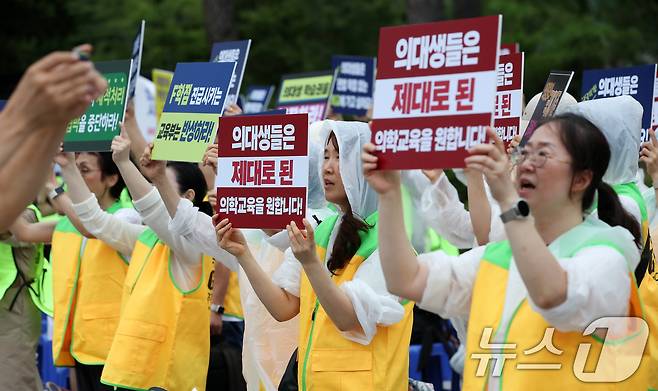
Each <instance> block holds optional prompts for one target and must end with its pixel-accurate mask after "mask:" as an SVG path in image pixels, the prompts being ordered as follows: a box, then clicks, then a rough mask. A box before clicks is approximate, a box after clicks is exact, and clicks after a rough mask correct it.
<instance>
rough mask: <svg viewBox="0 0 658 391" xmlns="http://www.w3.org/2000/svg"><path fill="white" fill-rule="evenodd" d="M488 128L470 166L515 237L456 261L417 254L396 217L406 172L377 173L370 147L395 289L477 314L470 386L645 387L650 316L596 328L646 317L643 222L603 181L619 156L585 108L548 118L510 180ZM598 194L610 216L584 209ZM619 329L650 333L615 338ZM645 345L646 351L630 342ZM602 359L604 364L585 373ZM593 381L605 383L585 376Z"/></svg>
mask: <svg viewBox="0 0 658 391" xmlns="http://www.w3.org/2000/svg"><path fill="white" fill-rule="evenodd" d="M488 133H489V136H490V138H492V139H493V140H494V141H495V142H494V143H493V144H483V145H479V146H477V147H475V148H473V149H472V150H471V151H470V152H471V156H469V157H468V158H466V166H467V167H468V168H469V169H472V170H478V171H481V172H482V173H483V174H484V175H485V177H486V180H487V182H488V184H489V186H490V188H491V192H492V195H493V197H494V198H495V199H496V201H497V202H498V203H499V204H500V206H501V210H502V214H501V215H500V218H501V220H502V221H503V223H504V225H505V232H506V235H507V238H508V240H506V241H502V242H496V243H490V244H488V245H487V246H482V247H477V248H474V249H472V250H471V251H469V252H466V253H464V254H462V255H461V256H458V257H450V256H447V255H445V254H441V253H438V252H435V253H428V254H422V255H419V256H416V255H415V254H414V252H413V250H412V249H411V247H410V245H409V242H408V240H407V239H406V236H405V235H404V230H403V227H402V226H401V225H399V224H398V223H397V222H398V221H401V219H402V207H401V201H400V192H399V174H398V173H397V172H395V171H376V170H375V169H376V166H377V157H376V156H374V155H373V154H372V153H373V151H374V146H372V145H367V146H366V147H365V148H364V154H363V163H364V171H365V174H366V177H367V179H368V181H369V183H370V184H371V186H372V187H373V188H374V189H375V190H376V191H377V192H378V193H379V214H380V225H379V250H380V256H381V261H382V267H383V270H384V274H385V276H386V282H387V286H388V288H389V290H390V291H391V293H393V294H395V295H399V296H402V297H406V298H408V299H412V300H415V301H417V302H418V305H419V306H420V307H421V308H425V309H427V310H429V311H433V312H435V313H438V314H439V315H441V316H443V317H451V318H452V317H458V318H467V319H468V321H469V325H468V333H467V343H466V346H467V352H466V363H465V369H464V389H465V390H474V389H478V390H481V389H488V390H494V389H495V390H498V389H503V390H507V389H510V390H516V389H535V390H555V389H565V390H567V389H568V390H572V389H583V388H587V389H590V388H592V387H594V388H597V387H599V388H604V389H610V388H611V387H613V388H614V389H627V390H638V389H646V382H647V379H646V371H645V370H644V368H645V366H644V365H640V359H642V351H643V350H644V349H642V348H643V343H644V341H643V338H646V335H647V332H646V329H645V328H640V327H639V326H638V324H639V323H640V322H632V321H628V320H627V319H625V318H622V320H621V321H619V323H624V322H625V321H628V324H626V323H624V324H623V326H624V327H623V328H615V329H614V330H611V329H610V330H608V335H606V334H605V333H603V334H601V333H600V332H593V331H594V330H589V329H588V326H589V325H590V324H592V322H594V321H596V320H597V319H599V318H602V317H611V316H617V317H624V316H627V315H630V316H635V317H639V316H641V309H640V307H639V301H638V300H637V297H638V295H637V289H636V287H635V285H634V284H633V283H632V278H631V273H632V272H633V270H634V268H635V266H636V264H637V262H638V260H639V251H638V245H639V242H640V240H641V235H640V228H639V226H638V224H637V223H636V222H635V221H634V220H633V218H632V217H631V216H629V215H628V214H627V213H626V212H625V211H624V209H623V208H622V206H621V204H620V202H619V199H618V197H617V195H616V194H615V193H614V191H613V190H612V188H610V186H608V185H607V184H605V183H604V182H603V181H602V177H603V174H604V173H605V171H606V168H607V166H608V161H609V160H610V147H609V146H608V143H607V142H606V139H605V137H604V136H603V134H602V133H601V132H600V131H599V129H598V128H596V127H595V126H594V125H592V124H591V123H590V122H589V121H587V120H585V119H584V118H582V117H579V116H575V115H564V116H558V117H554V118H552V119H549V120H547V121H546V122H544V123H542V124H541V125H540V126H539V128H538V129H537V130H536V132H535V133H534V134H533V136H532V138H531V139H530V140H529V142H528V143H527V144H526V146H525V148H523V149H522V150H521V155H520V158H519V160H518V161H517V165H516V168H515V170H516V178H515V179H514V180H512V179H511V176H510V170H509V160H508V158H507V155H506V154H505V151H504V147H503V144H502V141H501V140H500V139H499V138H498V137H497V136H496V134H495V132H494V131H493V130H491V129H489V130H488ZM595 194H598V208H599V218H600V219H601V220H602V221H601V220H597V219H593V218H589V217H587V218H586V217H585V216H586V211H587V210H588V209H589V208H590V207H591V206H592V203H593V202H594V198H595ZM603 211H605V213H602V212H603ZM612 331H616V332H619V333H620V334H625V333H624V332H627V331H640V332H637V333H635V334H632V336H631V337H629V338H628V339H626V340H624V342H623V343H618V344H609V343H608V342H610V341H611V339H612V335H611V334H613V333H612ZM601 337H603V338H601ZM602 339H605V340H606V341H605V342H606V344H605V345H604V344H603V343H602ZM638 341H639V345H640V350H639V352H635V351H631V352H630V353H629V352H628V351H625V350H624V348H626V347H629V346H635V345H633V344H634V343H636V342H638ZM581 346H585V349H586V351H584V352H581V351H580V350H581V349H582V348H581ZM627 350H628V349H627ZM631 350H632V349H631ZM604 351H605V352H604ZM588 353H589V354H588ZM603 353H606V354H605V355H604V354H603ZM492 355H495V358H494V357H492ZM621 355H624V356H623V357H622V356H621ZM597 356H598V357H601V358H603V357H605V358H606V360H603V359H601V360H600V361H605V362H603V363H602V362H599V363H598V365H599V367H596V370H595V371H594V372H593V373H594V375H592V374H591V373H585V372H592V368H593V367H594V366H595V365H592V364H591V362H590V361H588V358H589V360H592V358H596V357H597ZM490 361H493V362H490ZM645 362H646V360H642V361H641V363H642V364H644V363H645ZM586 363H587V366H586ZM487 364H488V365H487ZM621 364H628V365H627V367H624V366H622V365H621ZM635 364H637V366H640V368H641V370H638V371H634V370H635V369H636V368H637V366H636V365H635ZM585 368H587V369H585ZM629 368H630V373H626V372H628V371H629ZM624 375H625V376H624ZM597 376H598V377H597ZM592 378H594V379H593V381H598V382H599V383H591V384H590V383H586V382H583V381H582V380H581V379H585V380H589V381H592ZM606 381H607V382H608V383H606ZM614 381H617V383H614V384H611V383H610V382H614ZM619 381H622V382H621V383H619Z"/></svg>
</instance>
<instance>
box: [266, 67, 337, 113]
mask: <svg viewBox="0 0 658 391" xmlns="http://www.w3.org/2000/svg"><path fill="white" fill-rule="evenodd" d="M333 80H334V73H333V72H330V71H324V72H308V73H297V74H290V75H283V76H282V77H281V86H280V87H279V97H278V99H277V106H276V108H277V109H286V112H287V113H288V114H297V113H307V114H308V120H309V123H313V122H316V121H322V120H323V119H324V118H325V116H326V113H327V102H328V100H329V96H330V95H331V91H332V89H333Z"/></svg>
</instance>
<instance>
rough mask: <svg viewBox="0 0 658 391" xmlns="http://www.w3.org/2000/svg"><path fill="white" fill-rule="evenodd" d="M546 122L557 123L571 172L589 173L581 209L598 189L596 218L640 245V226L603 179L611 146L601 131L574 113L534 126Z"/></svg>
mask: <svg viewBox="0 0 658 391" xmlns="http://www.w3.org/2000/svg"><path fill="white" fill-rule="evenodd" d="M547 123H551V124H556V125H557V128H558V129H559V133H560V140H561V141H562V144H564V146H565V148H566V149H567V151H568V152H569V155H571V171H572V172H574V173H577V172H582V171H586V170H589V171H590V172H591V173H592V181H591V182H590V184H589V186H587V189H585V193H584V194H583V203H582V209H583V211H586V210H588V209H589V208H590V207H591V206H592V204H593V203H594V195H595V194H596V192H597V190H598V207H597V211H598V215H599V219H601V220H602V221H605V222H606V223H608V225H610V226H621V227H623V228H626V229H627V230H628V231H629V232H630V233H631V234H632V235H633V237H634V238H635V243H636V244H637V245H638V247H639V246H640V245H641V243H642V234H641V230H640V225H639V224H638V222H637V221H636V220H635V218H634V217H633V216H632V215H630V214H629V213H628V212H626V210H625V209H624V207H623V206H622V205H621V202H620V201H619V197H618V196H617V193H616V192H615V191H614V189H613V188H612V187H610V185H608V184H607V183H605V182H603V175H604V174H605V172H606V170H607V169H608V163H609V162H610V145H608V141H607V140H606V139H605V136H604V135H603V133H602V132H601V131H600V130H599V128H597V127H596V126H595V125H594V124H592V123H591V122H590V121H588V120H587V119H585V118H583V117H581V116H579V115H575V114H562V115H558V116H555V117H552V118H548V119H546V120H543V121H541V122H540V123H539V124H538V126H537V127H539V126H541V125H544V124H547Z"/></svg>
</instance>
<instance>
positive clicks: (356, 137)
mask: <svg viewBox="0 0 658 391" xmlns="http://www.w3.org/2000/svg"><path fill="white" fill-rule="evenodd" d="M332 132H333V133H334V134H335V135H336V141H337V142H338V146H339V151H340V162H339V169H340V175H341V178H342V181H343V186H344V187H345V192H346V194H347V199H348V201H349V204H350V207H351V209H352V213H353V214H354V215H355V216H358V217H360V218H362V219H365V218H366V217H368V216H370V215H371V214H372V213H374V212H375V211H376V210H377V193H376V192H375V191H374V190H373V189H372V188H371V187H370V185H368V182H367V181H366V179H365V177H364V176H363V174H362V168H361V150H362V148H363V145H364V144H366V143H367V142H369V141H370V128H369V127H368V125H367V124H365V123H363V122H347V121H332V120H325V121H323V122H322V123H321V129H320V136H321V137H320V140H322V145H323V146H325V145H327V141H328V140H329V135H330V134H331V133H332ZM317 173H318V175H319V176H320V177H322V165H320V167H319V168H318V170H317ZM340 223H341V220H340V219H339V220H338V222H337V223H336V225H335V226H334V228H333V231H332V232H331V236H330V240H329V245H328V247H327V254H326V258H325V259H324V260H323V261H326V260H327V259H329V257H330V256H331V251H332V249H333V243H334V241H335V238H336V234H337V232H338V230H339V227H340ZM301 273H303V270H302V266H301V264H300V263H299V261H298V260H297V259H295V257H294V255H293V254H292V252H291V251H290V249H288V250H286V254H285V259H284V261H283V264H282V265H281V267H280V268H279V269H278V270H277V271H276V273H274V277H273V279H274V282H275V283H276V284H277V285H279V286H280V287H282V288H283V289H285V290H286V291H288V292H289V293H291V294H293V295H295V296H298V297H299V295H300V280H301ZM327 273H328V274H329V271H328V270H327ZM340 289H341V290H342V291H343V292H344V293H345V294H346V295H347V296H348V297H349V299H350V301H351V302H352V305H353V307H354V312H355V313H356V316H357V318H358V320H359V323H360V325H361V328H362V330H363V332H342V333H341V334H342V335H343V337H345V338H346V339H348V340H351V341H353V342H357V343H360V344H363V345H367V344H369V343H370V342H371V341H372V339H373V338H374V336H375V334H376V333H377V326H388V325H392V324H394V323H397V322H399V321H400V320H401V319H402V318H403V316H404V308H403V307H402V305H401V304H400V303H399V299H398V298H397V297H395V296H393V295H391V294H390V293H388V290H387V289H386V281H385V279H384V273H383V271H382V268H381V263H380V261H379V253H378V251H375V252H374V253H372V254H371V255H370V256H369V257H368V258H367V259H366V260H365V261H363V263H361V265H360V266H359V268H358V270H357V272H356V273H355V275H354V278H353V279H352V280H351V281H346V282H344V283H342V284H341V285H340Z"/></svg>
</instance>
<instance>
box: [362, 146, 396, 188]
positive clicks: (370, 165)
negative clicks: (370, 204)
mask: <svg viewBox="0 0 658 391" xmlns="http://www.w3.org/2000/svg"><path fill="white" fill-rule="evenodd" d="M378 160H379V158H378V157H377V156H375V145H374V144H372V143H368V144H366V145H364V146H363V152H362V153H361V162H362V163H363V175H364V176H365V178H366V180H367V181H368V183H369V184H370V187H372V188H373V189H374V190H375V191H376V192H377V193H379V194H380V195H383V194H386V193H388V192H389V191H391V190H395V189H400V172H399V171H397V170H377V161H378Z"/></svg>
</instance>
